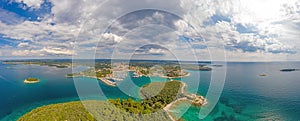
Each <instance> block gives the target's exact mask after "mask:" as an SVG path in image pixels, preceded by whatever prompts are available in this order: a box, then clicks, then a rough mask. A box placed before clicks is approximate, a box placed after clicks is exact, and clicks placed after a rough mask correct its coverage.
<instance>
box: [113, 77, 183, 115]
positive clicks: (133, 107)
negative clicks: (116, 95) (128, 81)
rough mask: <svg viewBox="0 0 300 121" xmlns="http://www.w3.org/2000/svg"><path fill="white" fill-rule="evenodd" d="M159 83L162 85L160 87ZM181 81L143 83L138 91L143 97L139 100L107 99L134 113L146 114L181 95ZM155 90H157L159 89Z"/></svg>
mask: <svg viewBox="0 0 300 121" xmlns="http://www.w3.org/2000/svg"><path fill="white" fill-rule="evenodd" d="M161 85H164V86H163V87H161ZM180 87H181V82H179V81H170V82H166V83H163V82H154V83H151V84H148V85H145V86H144V87H143V88H142V89H141V91H140V93H141V94H142V96H143V97H145V98H144V99H143V100H141V101H134V100H132V99H130V98H129V99H127V100H126V99H123V100H120V99H114V100H112V99H111V100H109V101H110V102H111V103H113V104H114V105H115V106H116V107H118V108H120V109H122V110H125V111H127V112H130V113H135V114H147V113H153V112H157V111H160V110H161V109H163V108H164V107H165V106H166V105H167V104H169V103H171V102H172V101H174V100H176V99H177V98H179V97H180V96H181V95H179V94H178V91H179V90H180ZM160 89H161V91H159V92H157V90H160Z"/></svg>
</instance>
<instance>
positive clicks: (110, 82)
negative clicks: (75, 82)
mask: <svg viewBox="0 0 300 121" xmlns="http://www.w3.org/2000/svg"><path fill="white" fill-rule="evenodd" d="M81 76H82V77H87V78H94V79H98V80H100V81H102V82H103V83H105V84H106V85H108V86H112V87H115V86H117V84H116V82H112V81H110V80H108V79H107V78H97V77H96V76H87V75H81ZM76 77H80V76H76Z"/></svg>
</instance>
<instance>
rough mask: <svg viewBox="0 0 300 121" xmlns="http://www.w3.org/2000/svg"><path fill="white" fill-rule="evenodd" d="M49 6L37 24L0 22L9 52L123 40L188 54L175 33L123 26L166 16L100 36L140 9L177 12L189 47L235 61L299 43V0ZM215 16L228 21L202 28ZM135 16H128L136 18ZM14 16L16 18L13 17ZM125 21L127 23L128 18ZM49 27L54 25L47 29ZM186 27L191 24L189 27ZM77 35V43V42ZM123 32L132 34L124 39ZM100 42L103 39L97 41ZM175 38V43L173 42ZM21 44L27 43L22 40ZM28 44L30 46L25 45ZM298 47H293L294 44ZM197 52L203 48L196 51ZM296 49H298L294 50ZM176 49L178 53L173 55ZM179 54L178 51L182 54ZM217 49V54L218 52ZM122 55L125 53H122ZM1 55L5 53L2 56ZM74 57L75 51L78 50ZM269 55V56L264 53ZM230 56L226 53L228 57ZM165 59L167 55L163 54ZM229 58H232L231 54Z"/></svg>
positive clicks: (88, 1)
mask: <svg viewBox="0 0 300 121" xmlns="http://www.w3.org/2000/svg"><path fill="white" fill-rule="evenodd" d="M16 1H17V2H21V1H23V2H24V3H25V4H27V5H28V6H29V7H33V8H36V9H38V8H39V7H41V6H40V5H41V3H42V1H41V0H16ZM50 2H52V4H53V7H52V9H51V15H48V16H46V17H45V18H44V19H42V20H41V21H40V22H37V21H36V22H31V21H24V22H22V19H21V22H22V23H21V22H20V20H18V22H16V23H19V24H14V25H9V24H7V23H5V22H0V28H1V29H0V33H1V34H3V37H5V38H11V39H16V41H18V42H17V43H18V45H17V47H18V48H16V47H12V48H11V52H12V54H13V55H18V56H20V55H22V54H21V52H22V51H23V52H24V53H23V55H39V56H54V55H66V56H69V55H72V52H71V50H72V49H73V47H74V46H75V45H76V46H77V49H78V52H80V53H84V51H91V49H95V48H96V45H97V42H98V41H100V42H101V43H100V44H99V46H98V47H100V48H101V49H99V50H101V51H105V52H103V53H109V52H106V51H107V50H109V48H112V47H114V46H116V45H118V44H119V43H122V42H125V41H127V42H128V41H131V42H128V43H127V44H124V45H128V46H125V47H124V48H125V49H128V48H130V47H131V46H132V47H135V46H136V47H138V46H140V45H142V44H153V43H154V44H160V45H163V46H165V47H166V48H168V49H169V48H170V49H171V50H172V51H174V52H176V53H179V54H182V55H183V56H184V55H186V53H182V52H189V51H190V49H191V48H189V47H187V46H186V47H182V46H180V45H179V44H178V41H177V40H176V39H177V37H176V36H177V35H176V34H174V33H172V34H170V33H171V32H170V31H166V30H160V29H157V30H156V31H151V30H149V31H147V29H153V28H151V27H150V28H147V27H145V28H144V29H139V30H140V31H136V30H131V28H130V27H125V26H126V25H127V26H129V25H137V26H139V27H141V26H144V25H147V24H148V23H151V22H153V21H156V22H160V23H163V24H164V25H167V24H169V23H170V18H168V17H166V15H165V14H161V13H159V12H155V13H154V14H153V15H152V16H148V17H146V18H145V19H141V20H137V19H135V20H136V21H135V20H131V21H127V23H126V21H125V22H124V21H121V22H124V23H118V22H119V21H115V25H116V26H115V27H116V29H118V30H119V32H115V33H104V34H103V32H104V31H105V30H106V29H107V27H108V25H109V24H111V23H112V22H114V20H115V19H117V18H119V17H120V16H123V15H125V14H127V13H130V12H133V11H137V10H141V9H159V10H165V11H167V12H171V13H175V14H176V15H178V16H180V17H183V20H178V21H175V23H174V26H175V27H177V28H176V29H177V32H178V33H182V34H184V35H186V36H188V37H191V38H192V40H191V41H190V43H189V44H192V45H198V46H202V45H207V46H210V47H216V48H219V49H222V48H221V47H222V46H227V47H228V48H231V49H232V50H229V51H228V53H232V52H233V53H234V52H238V53H241V55H242V54H243V53H244V54H245V55H243V56H234V57H235V58H241V57H243V58H248V57H246V56H247V55H249V57H253V56H256V54H257V55H260V54H262V53H263V55H266V56H270V58H277V57H276V55H278V57H280V58H281V57H283V56H282V54H289V53H294V52H296V51H299V50H300V48H299V47H298V48H297V45H300V42H299V41H298V40H299V39H298V38H300V35H299V31H300V28H299V25H300V21H299V20H300V15H299V10H300V7H299V6H300V5H299V1H297V0H289V1H284V0H278V1H271V0H266V1H261V0H254V1H247V0H233V1H232V0H225V1H224V0H223V1H219V0H217V1H216V0H174V1H160V0H146V1H141V0H134V1H130V2H128V1H124V0H109V1H105V0H97V1H94V0H63V1H61V0H50ZM1 14H5V15H9V16H10V15H11V14H10V13H7V12H3V11H2V12H1V11H0V15H1ZM214 15H222V16H224V17H227V18H228V19H230V21H229V22H227V21H219V22H216V23H215V24H212V25H205V22H206V21H208V20H210V19H212V18H211V17H212V16H214ZM140 16H141V15H138V14H136V15H133V16H130V17H136V18H138V17H140ZM17 18H18V17H17ZM128 20H129V19H128ZM49 23H55V25H51V24H49ZM189 24H191V25H193V27H194V29H191V28H190V26H189ZM237 24H241V25H243V26H244V27H246V28H247V27H254V28H255V32H254V33H253V34H251V33H241V32H239V31H238V28H237V26H236V25H237ZM79 32H80V33H81V34H80V35H79V36H78V38H77V41H76V42H75V41H74V40H75V38H76V37H77V35H78V33H79ZM122 32H131V33H130V34H128V35H126V36H125V37H123V36H122V35H120V33H122ZM200 35H201V37H202V38H203V39H204V40H206V41H205V42H202V41H199V40H197V38H198V39H199V36H200ZM100 38H104V39H102V40H99V39H100ZM171 39H173V40H171ZM24 41H25V42H24ZM29 43H30V44H29ZM295 45H296V46H295ZM194 49H195V50H196V51H197V52H198V51H202V50H205V49H203V48H202V49H199V48H198V49H197V48H194ZM294 49H296V50H294ZM177 50H178V51H177ZM180 50H181V51H180ZM150 51H151V52H152V53H161V52H162V51H163V50H159V49H153V50H151V49H150V50H149V52H150ZM220 51H221V50H220ZM124 52H125V51H124ZM2 53H3V52H2ZM76 53H77V52H76ZM266 53H269V54H266ZM229 55H230V54H229ZM166 56H167V55H166ZM232 57H233V56H232Z"/></svg>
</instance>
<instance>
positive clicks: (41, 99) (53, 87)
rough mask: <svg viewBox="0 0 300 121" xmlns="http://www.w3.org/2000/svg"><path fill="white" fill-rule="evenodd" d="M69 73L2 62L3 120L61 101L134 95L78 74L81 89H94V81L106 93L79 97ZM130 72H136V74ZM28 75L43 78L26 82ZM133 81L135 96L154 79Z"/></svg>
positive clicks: (0, 116) (0, 106) (68, 70)
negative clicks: (67, 76)
mask: <svg viewBox="0 0 300 121" xmlns="http://www.w3.org/2000/svg"><path fill="white" fill-rule="evenodd" d="M85 69H87V67H78V71H79V70H85ZM68 73H72V69H71V68H55V67H47V66H37V65H4V64H0V90H1V91H0V96H1V100H0V119H1V120H3V121H7V120H16V119H18V118H19V117H20V116H22V115H23V114H25V113H26V112H28V111H30V110H32V109H35V108H37V107H40V106H43V105H47V104H54V103H60V102H69V101H78V100H80V98H83V99H99V100H103V99H108V98H128V97H130V96H128V95H126V94H125V93H123V92H122V91H121V90H120V89H119V88H117V87H111V86H107V85H105V84H104V83H102V82H100V81H98V80H96V79H93V78H86V77H78V78H76V81H77V84H79V85H80V86H79V87H80V88H84V89H85V90H89V91H91V90H92V89H91V88H90V87H88V84H90V83H93V84H97V85H98V87H99V88H101V89H102V91H103V94H94V93H87V94H84V95H81V96H82V97H80V98H79V96H78V94H77V91H76V88H77V87H76V86H75V83H74V80H73V79H72V78H66V77H65V75H66V74H68ZM129 74H130V75H131V76H132V75H133V74H132V73H129ZM131 76H128V77H127V78H125V80H124V81H123V82H121V83H120V85H124V84H126V83H127V82H128V81H130V79H131V78H130V77H131ZM27 77H36V78H39V79H40V83H36V84H24V83H23V81H24V79H25V78H27ZM156 79H159V78H156ZM132 80H133V82H134V84H136V85H138V86H137V88H128V92H129V95H131V96H135V95H138V90H139V87H141V86H142V85H144V84H147V83H150V82H151V80H150V78H148V77H142V78H132ZM154 80H155V79H154ZM97 90H98V89H97ZM131 98H134V97H131Z"/></svg>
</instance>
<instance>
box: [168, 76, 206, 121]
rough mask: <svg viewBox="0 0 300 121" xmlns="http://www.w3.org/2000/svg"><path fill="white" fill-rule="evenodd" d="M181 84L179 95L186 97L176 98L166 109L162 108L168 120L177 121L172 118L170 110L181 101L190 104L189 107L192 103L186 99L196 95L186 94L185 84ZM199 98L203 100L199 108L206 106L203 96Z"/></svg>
mask: <svg viewBox="0 0 300 121" xmlns="http://www.w3.org/2000/svg"><path fill="white" fill-rule="evenodd" d="M181 84H182V87H181V92H180V93H181V94H184V95H186V97H182V98H178V99H176V100H175V101H173V102H171V103H170V104H168V105H167V106H166V107H164V108H163V110H165V111H166V112H167V114H168V116H169V118H170V119H171V120H172V121H177V120H178V119H176V117H175V116H172V114H171V110H170V109H171V107H173V106H174V105H176V104H177V103H180V102H181V101H187V102H189V103H191V105H193V103H194V102H193V101H192V100H191V99H188V97H192V96H195V95H196V94H188V93H187V92H186V87H187V84H186V83H184V82H181ZM187 96H188V97H187ZM199 97H201V99H203V102H201V104H200V106H203V105H206V104H207V100H206V99H205V98H204V97H203V96H199Z"/></svg>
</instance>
